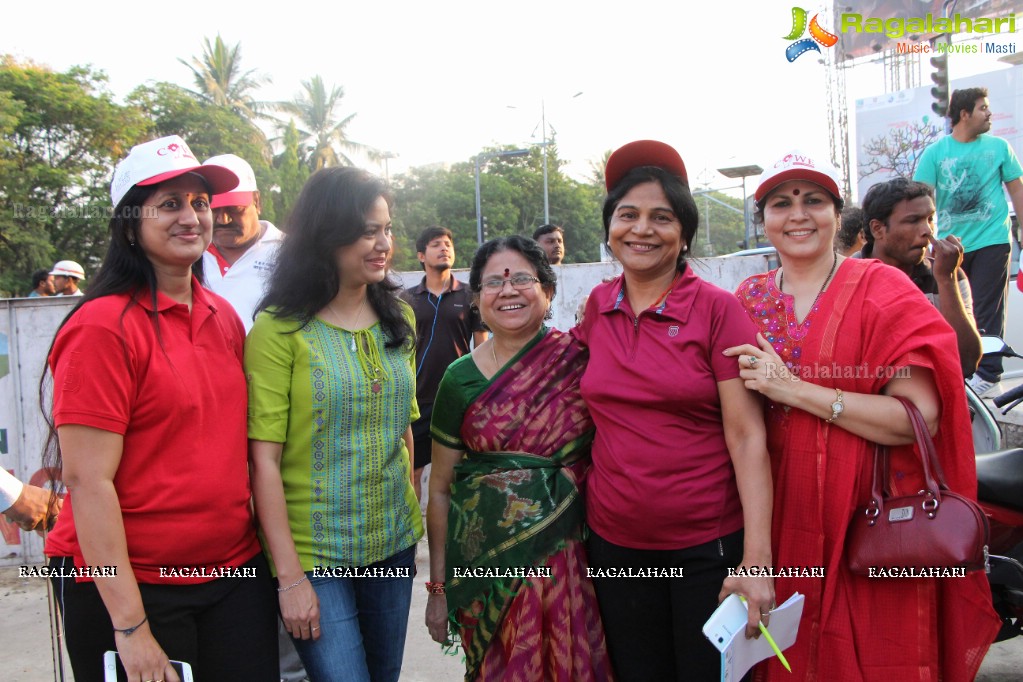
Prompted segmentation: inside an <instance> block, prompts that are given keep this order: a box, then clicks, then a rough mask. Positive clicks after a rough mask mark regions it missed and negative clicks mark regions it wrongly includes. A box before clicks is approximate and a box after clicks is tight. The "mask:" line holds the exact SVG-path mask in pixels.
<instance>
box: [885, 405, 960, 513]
mask: <svg viewBox="0 0 1023 682" xmlns="http://www.w3.org/2000/svg"><path fill="white" fill-rule="evenodd" d="M895 399H896V400H898V401H899V402H900V403H902V406H903V407H904V408H906V413H907V414H908V415H909V421H910V423H911V424H912V425H913V435H914V436H916V446H917V449H918V450H919V451H920V459H921V461H923V465H924V482H925V484H926V485H927V489H928V490H930V491H931V492H932V493H934V496H935V497H936V498H938V499H939V500H940V499H941V498H940V491H942V490H948V484H946V483H945V472H944V471H943V470H942V468H941V462H940V461H939V460H938V451H937V450H936V449H935V447H934V440H933V439H932V438H931V432H930V431H929V430H928V429H927V422H925V421H924V416H923V415H922V414H920V410H918V409H917V407H916V405H914V404H913V403H912V402H911V401H910V400H909V399H908V398H905V397H903V396H900V395H897V396H895Z"/></svg>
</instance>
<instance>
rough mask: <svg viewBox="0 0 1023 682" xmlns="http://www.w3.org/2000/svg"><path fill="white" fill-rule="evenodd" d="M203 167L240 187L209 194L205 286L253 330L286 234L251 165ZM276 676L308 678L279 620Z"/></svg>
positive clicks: (230, 162) (229, 160) (224, 160)
mask: <svg viewBox="0 0 1023 682" xmlns="http://www.w3.org/2000/svg"><path fill="white" fill-rule="evenodd" d="M203 165H204V166H224V167H225V168H229V169H230V170H232V171H234V174H235V175H237V176H238V186H237V187H235V188H234V189H233V190H232V191H230V192H226V193H224V194H214V195H213V197H212V199H210V207H211V208H212V209H213V243H212V244H210V248H209V249H207V250H206V253H204V254H203V256H202V258H203V274H204V275H205V277H206V288H207V289H210V290H211V291H213V292H214V293H216V294H219V295H221V296H223V297H224V298H226V299H227V300H228V302H230V304H231V305H232V306H234V309H235V310H236V311H237V312H238V316H239V317H240V318H242V324H244V325H245V333H246V334H248V332H249V330H250V329H252V317H253V314H254V313H255V310H256V306H257V305H258V304H259V301H260V299H262V298H263V293H264V291H265V290H266V286H267V280H268V278H269V276H270V272H271V271H272V270H273V265H274V261H275V260H276V258H277V250H278V249H279V248H280V246H281V243H282V242H283V241H284V233H283V232H281V231H280V230H278V229H277V228H276V227H274V226H273V224H272V223H270V222H269V221H267V220H260V219H259V212H260V210H261V208H262V202H261V200H260V197H259V189H258V188H257V187H256V175H255V173H253V172H252V166H250V165H249V163H248V162H247V161H246V160H245V159H243V158H241V157H240V156H235V155H234V154H221V155H220V156H214V157H212V158H209V159H206V163H204V164H203ZM277 635H278V637H277V643H278V647H279V649H280V654H279V655H280V675H281V680H283V681H284V682H297V681H298V680H304V679H306V672H305V669H304V668H303V666H302V661H301V659H300V658H299V657H298V652H297V651H295V645H294V644H292V642H291V636H290V635H289V634H288V633H287V631H286V630H285V629H284V625H283V624H282V623H278V628H277Z"/></svg>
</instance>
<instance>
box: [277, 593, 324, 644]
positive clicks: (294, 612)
mask: <svg viewBox="0 0 1023 682" xmlns="http://www.w3.org/2000/svg"><path fill="white" fill-rule="evenodd" d="M281 582H282V585H285V586H287V585H290V584H291V583H290V582H284V581H281ZM277 599H278V601H279V602H280V606H281V620H283V621H284V628H285V629H286V630H287V631H288V633H289V634H290V635H291V636H292V637H294V638H296V639H319V638H320V634H321V631H320V600H319V598H318V597H317V596H316V590H314V589H313V586H312V584H311V583H310V582H309V581H308V580H303V581H302V582H300V583H299V584H297V585H295V586H294V587H291V588H288V589H285V590H284V591H282V592H279V593H278V594H277Z"/></svg>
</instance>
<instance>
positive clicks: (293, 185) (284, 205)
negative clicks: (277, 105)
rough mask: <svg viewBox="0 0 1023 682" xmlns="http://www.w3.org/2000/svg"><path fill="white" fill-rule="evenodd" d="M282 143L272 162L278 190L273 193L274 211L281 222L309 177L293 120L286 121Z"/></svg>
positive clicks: (284, 219)
mask: <svg viewBox="0 0 1023 682" xmlns="http://www.w3.org/2000/svg"><path fill="white" fill-rule="evenodd" d="M283 145H284V151H282V152H281V153H280V155H278V156H277V158H276V159H275V163H274V165H275V167H276V169H277V186H278V188H279V190H280V191H278V192H276V193H275V194H274V201H275V202H276V213H277V215H278V216H280V220H281V222H282V223H284V222H286V221H287V219H288V214H289V213H290V212H291V207H292V206H293V205H294V203H295V200H296V199H298V194H299V192H301V191H302V185H304V184H305V181H306V179H307V178H308V177H309V167H308V166H306V165H305V164H303V163H302V161H301V149H300V146H299V139H298V129H297V128H296V127H295V122H294V121H291V122H290V123H288V127H287V129H285V131H284V139H283Z"/></svg>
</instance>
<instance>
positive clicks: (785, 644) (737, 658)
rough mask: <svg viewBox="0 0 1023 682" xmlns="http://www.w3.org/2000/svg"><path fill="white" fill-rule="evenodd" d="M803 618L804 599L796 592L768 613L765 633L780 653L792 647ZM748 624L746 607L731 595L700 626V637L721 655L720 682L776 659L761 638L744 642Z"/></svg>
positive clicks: (740, 675)
mask: <svg viewBox="0 0 1023 682" xmlns="http://www.w3.org/2000/svg"><path fill="white" fill-rule="evenodd" d="M802 615H803V595H801V594H799V593H798V592H796V593H795V594H793V595H792V596H791V597H789V598H788V599H787V600H785V603H784V604H782V605H781V606H778V607H776V608H775V609H774V610H772V611H771V615H770V619H769V620H768V624H767V630H768V632H770V633H771V637H773V638H774V641H775V643H776V644H777V645H778V648H779V649H781V650H782V651H785V649H787V648H789V647H790V646H792V645H793V644H795V642H796V635H797V634H798V633H799V618H800V617H801V616H802ZM747 620H748V616H747V611H746V605H745V604H743V603H742V601H741V600H740V599H739V597H738V596H737V595H734V594H730V595H728V597H727V598H726V599H725V600H724V601H723V602H721V605H720V606H718V608H717V610H716V611H714V614H713V615H711V617H710V618H709V619H708V620H707V622H706V623H705V624H704V625H703V634H704V635H706V637H707V639H709V640H710V643H711V644H713V645H714V647H715V648H716V649H717V650H718V651H720V652H721V682H735V681H736V680H741V679H742V676H743V675H745V674H746V672H747V671H748V670H749V669H750V668H752V667H753V666H754V665H756V664H757V663H759V662H760V661H762V660H764V659H765V658H770V657H772V656H774V655H775V653H774V649H772V648H771V645H770V644H768V643H767V638H766V637H764V636H763V635H760V637H759V638H758V639H746V635H745V631H746V621H747ZM793 672H798V671H793Z"/></svg>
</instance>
